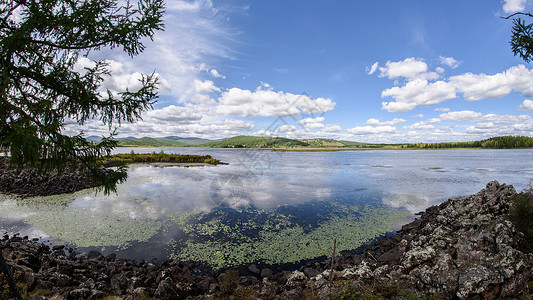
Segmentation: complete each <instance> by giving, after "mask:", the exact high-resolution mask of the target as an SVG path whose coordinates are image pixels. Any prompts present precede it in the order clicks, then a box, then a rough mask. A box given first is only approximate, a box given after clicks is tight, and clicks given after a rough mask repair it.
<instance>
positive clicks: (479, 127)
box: [65, 0, 533, 143]
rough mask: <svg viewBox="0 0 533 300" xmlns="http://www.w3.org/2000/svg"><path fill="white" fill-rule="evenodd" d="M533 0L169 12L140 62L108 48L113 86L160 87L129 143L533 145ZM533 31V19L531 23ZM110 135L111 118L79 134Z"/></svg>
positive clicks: (275, 2) (193, 4)
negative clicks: (520, 40)
mask: <svg viewBox="0 0 533 300" xmlns="http://www.w3.org/2000/svg"><path fill="white" fill-rule="evenodd" d="M532 2H533V0H503V1H502V0H468V1H464V0H450V1H427V0H404V1H397V0H375V1H349V0H343V1H326V0H307V1H279V0H268V1H266V0H265V1H259V0H253V1H252V0H220V1H214V0H213V1H209V0H198V1H192V0H191V1H189V0H187V1H185V0H183V1H182V0H177V1H176V0H167V4H166V14H165V18H164V22H165V26H166V28H165V30H164V31H160V32H157V33H156V35H155V36H154V40H153V42H152V41H149V40H148V41H145V45H146V50H145V51H144V52H143V53H142V54H140V55H138V56H136V57H133V58H131V57H128V56H127V55H125V54H124V53H122V52H121V51H120V49H114V50H109V49H105V50H102V51H99V52H91V53H90V56H89V57H82V58H80V60H79V62H78V67H80V68H81V67H83V66H84V65H90V63H91V60H100V59H105V60H107V61H108V62H109V63H110V69H111V71H112V75H111V76H110V77H109V78H107V79H106V81H105V82H104V84H103V86H102V88H104V89H109V90H111V91H120V90H124V89H125V88H126V87H128V88H130V89H134V88H135V87H138V86H139V83H138V79H139V77H140V74H141V73H152V72H155V73H157V74H158V76H159V78H160V90H159V92H160V97H159V100H158V102H157V104H156V105H155V106H154V109H153V110H151V111H148V112H145V113H144V114H143V120H139V121H137V122H135V123H132V124H122V125H121V126H120V128H118V132H119V135H118V137H129V136H133V137H143V136H150V137H164V136H180V137H199V138H208V139H221V138H228V137H232V136H236V135H255V136H282V137H288V138H319V137H320V138H332V139H339V140H350V141H359V142H371V143H404V142H410V143H416V142H444V141H469V140H480V139H485V138H489V137H492V136H501V135H526V136H533V118H532V112H533V69H532V67H533V65H532V64H528V63H525V62H524V61H523V60H522V59H520V58H519V57H516V56H514V55H513V53H512V51H511V48H510V45H509V41H510V36H511V28H512V21H511V20H505V19H503V18H501V17H502V16H508V15H510V14H512V13H514V12H518V11H527V12H531V11H533V3H532ZM529 21H531V19H530V20H529ZM79 130H83V132H84V133H85V135H86V136H89V135H98V136H101V135H106V134H107V133H108V132H109V130H108V128H107V127H106V126H105V125H103V124H101V123H100V122H99V121H98V120H91V121H89V122H87V123H86V124H84V125H83V126H82V127H79V126H76V125H73V124H69V125H68V126H67V127H66V129H65V131H66V132H70V133H75V132H77V131H79Z"/></svg>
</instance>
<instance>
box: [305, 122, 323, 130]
mask: <svg viewBox="0 0 533 300" xmlns="http://www.w3.org/2000/svg"><path fill="white" fill-rule="evenodd" d="M324 126H325V125H324V124H322V123H306V124H304V125H303V127H305V128H308V129H317V128H324Z"/></svg>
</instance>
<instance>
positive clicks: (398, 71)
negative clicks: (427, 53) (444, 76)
mask: <svg viewBox="0 0 533 300" xmlns="http://www.w3.org/2000/svg"><path fill="white" fill-rule="evenodd" d="M374 65H376V64H374ZM374 65H373V66H372V67H374ZM376 67H377V65H376ZM371 71H372V69H371ZM374 71H375V70H374ZM379 71H380V75H379V76H380V77H387V78H389V79H396V78H402V77H403V78H406V79H407V80H415V79H430V80H432V79H438V78H439V77H440V75H439V74H438V73H435V72H428V65H427V64H426V62H424V60H423V59H421V58H414V57H409V58H406V59H404V60H402V61H396V62H393V61H390V60H389V61H387V62H386V63H385V66H384V67H380V68H379ZM369 74H371V73H369Z"/></svg>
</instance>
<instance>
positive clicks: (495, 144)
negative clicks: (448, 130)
mask: <svg viewBox="0 0 533 300" xmlns="http://www.w3.org/2000/svg"><path fill="white" fill-rule="evenodd" d="M406 148H420V149H424V148H437V149H439V148H485V149H512V148H533V137H528V136H498V137H493V138H489V139H486V140H482V141H473V142H448V143H418V144H407V147H406Z"/></svg>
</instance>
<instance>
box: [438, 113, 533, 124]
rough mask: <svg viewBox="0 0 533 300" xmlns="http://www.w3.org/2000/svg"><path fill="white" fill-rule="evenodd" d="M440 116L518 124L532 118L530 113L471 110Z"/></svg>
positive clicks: (462, 120)
mask: <svg viewBox="0 0 533 300" xmlns="http://www.w3.org/2000/svg"><path fill="white" fill-rule="evenodd" d="M439 118H440V119H441V120H443V121H451V122H485V123H488V122H490V123H495V124H516V123H519V122H523V121H526V120H529V119H531V116H529V115H519V116H514V115H498V114H486V115H483V114H482V113H480V112H475V111H471V110H463V111H453V112H448V113H444V114H441V115H440V116H439Z"/></svg>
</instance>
